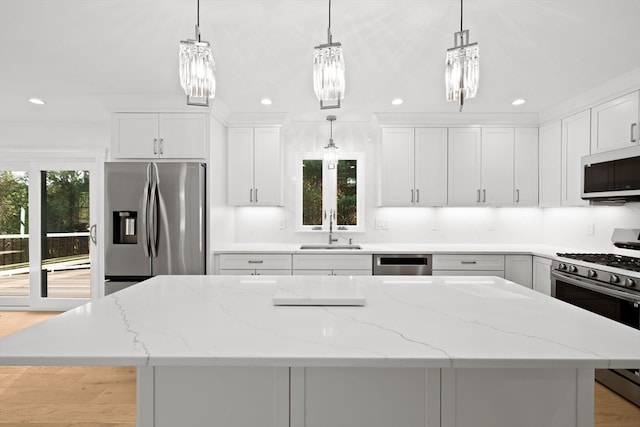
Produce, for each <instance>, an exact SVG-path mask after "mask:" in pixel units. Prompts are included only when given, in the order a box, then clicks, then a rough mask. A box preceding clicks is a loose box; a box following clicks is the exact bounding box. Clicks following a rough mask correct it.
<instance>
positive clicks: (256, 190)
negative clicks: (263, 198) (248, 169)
mask: <svg viewBox="0 0 640 427" xmlns="http://www.w3.org/2000/svg"><path fill="white" fill-rule="evenodd" d="M254 190H255V192H256V203H258V189H257V188H254Z"/></svg>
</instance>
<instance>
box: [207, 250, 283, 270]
mask: <svg viewBox="0 0 640 427" xmlns="http://www.w3.org/2000/svg"><path fill="white" fill-rule="evenodd" d="M218 274H230V275H245V274H248V275H256V276H260V275H262V276H268V275H271V276H273V275H285V276H286V275H291V255H290V254H262V253H254V254H251V253H241V254H221V255H220V259H219V268H218Z"/></svg>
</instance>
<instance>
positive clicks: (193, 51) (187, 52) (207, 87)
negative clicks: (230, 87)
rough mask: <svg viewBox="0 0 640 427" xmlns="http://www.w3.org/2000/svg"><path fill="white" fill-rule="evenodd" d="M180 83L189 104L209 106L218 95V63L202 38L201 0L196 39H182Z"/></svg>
mask: <svg viewBox="0 0 640 427" xmlns="http://www.w3.org/2000/svg"><path fill="white" fill-rule="evenodd" d="M179 55H180V85H182V88H183V89H184V92H185V93H186V94H187V105H199V106H203V107H208V106H209V100H210V99H213V98H215V96H216V75H215V72H216V65H215V62H214V60H213V53H212V52H211V46H210V45H209V42H206V41H202V40H200V0H198V21H197V24H196V37H195V40H190V39H189V40H186V41H180V54H179Z"/></svg>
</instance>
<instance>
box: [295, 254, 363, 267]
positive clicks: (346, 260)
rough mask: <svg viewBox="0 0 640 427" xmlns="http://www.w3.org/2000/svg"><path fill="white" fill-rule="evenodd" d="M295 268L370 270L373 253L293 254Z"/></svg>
mask: <svg viewBox="0 0 640 427" xmlns="http://www.w3.org/2000/svg"><path fill="white" fill-rule="evenodd" d="M293 268H294V270H323V269H324V270H369V271H371V268H372V261H371V255H336V254H332V255H324V254H313V255H311V254H309V255H293Z"/></svg>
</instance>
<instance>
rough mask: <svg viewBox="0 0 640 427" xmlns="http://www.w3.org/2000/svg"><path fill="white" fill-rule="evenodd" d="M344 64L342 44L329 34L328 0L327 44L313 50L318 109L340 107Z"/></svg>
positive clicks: (314, 82)
mask: <svg viewBox="0 0 640 427" xmlns="http://www.w3.org/2000/svg"><path fill="white" fill-rule="evenodd" d="M344 88H345V65H344V55H343V53H342V45H341V44H340V43H337V42H336V43H333V41H332V36H331V0H329V28H328V29H327V44H321V45H319V46H316V47H315V48H314V50H313V90H314V91H315V93H316V96H317V97H318V101H320V109H321V110H325V109H328V108H340V101H341V100H343V99H344Z"/></svg>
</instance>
